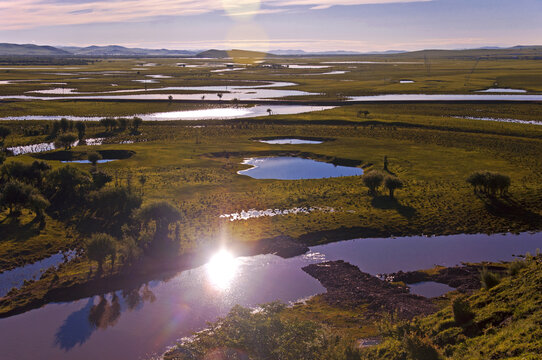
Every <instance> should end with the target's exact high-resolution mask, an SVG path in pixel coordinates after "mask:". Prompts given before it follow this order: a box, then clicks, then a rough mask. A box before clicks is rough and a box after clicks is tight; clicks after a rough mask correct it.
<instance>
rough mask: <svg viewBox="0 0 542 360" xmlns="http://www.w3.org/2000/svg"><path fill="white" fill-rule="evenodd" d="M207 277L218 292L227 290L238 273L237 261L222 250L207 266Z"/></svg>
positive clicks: (230, 254)
mask: <svg viewBox="0 0 542 360" xmlns="http://www.w3.org/2000/svg"><path fill="white" fill-rule="evenodd" d="M206 267H207V277H208V279H209V282H210V283H211V285H212V286H213V287H214V288H215V289H218V290H226V289H227V288H229V286H230V285H231V283H232V281H233V279H234V277H235V274H236V273H237V261H236V260H235V257H234V256H233V254H232V253H230V252H229V251H227V250H224V249H222V250H220V251H219V252H217V253H216V254H214V255H213V256H212V257H211V259H210V260H209V262H208V263H207V264H206Z"/></svg>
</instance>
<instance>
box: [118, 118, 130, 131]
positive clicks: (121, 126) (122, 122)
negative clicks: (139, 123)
mask: <svg viewBox="0 0 542 360" xmlns="http://www.w3.org/2000/svg"><path fill="white" fill-rule="evenodd" d="M118 123H119V130H120V131H125V130H126V128H127V127H128V119H125V118H120V119H118Z"/></svg>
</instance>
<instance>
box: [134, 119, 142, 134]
mask: <svg viewBox="0 0 542 360" xmlns="http://www.w3.org/2000/svg"><path fill="white" fill-rule="evenodd" d="M141 124H143V119H141V118H138V117H134V118H133V119H132V128H133V130H134V132H138V131H139V127H140V126H141Z"/></svg>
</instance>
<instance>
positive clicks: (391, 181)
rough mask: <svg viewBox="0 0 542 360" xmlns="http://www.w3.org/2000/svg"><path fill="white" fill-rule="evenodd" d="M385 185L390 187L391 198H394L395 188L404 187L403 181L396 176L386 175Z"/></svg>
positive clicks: (387, 187)
mask: <svg viewBox="0 0 542 360" xmlns="http://www.w3.org/2000/svg"><path fill="white" fill-rule="evenodd" d="M384 187H385V188H386V189H388V191H389V194H390V198H392V199H393V198H394V193H395V190H397V189H402V188H403V182H402V181H401V180H400V179H399V178H398V177H395V176H386V178H385V179H384Z"/></svg>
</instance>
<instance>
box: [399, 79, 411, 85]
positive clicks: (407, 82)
mask: <svg viewBox="0 0 542 360" xmlns="http://www.w3.org/2000/svg"><path fill="white" fill-rule="evenodd" d="M399 84H414V80H399Z"/></svg>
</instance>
